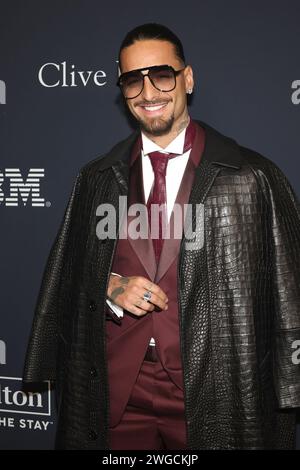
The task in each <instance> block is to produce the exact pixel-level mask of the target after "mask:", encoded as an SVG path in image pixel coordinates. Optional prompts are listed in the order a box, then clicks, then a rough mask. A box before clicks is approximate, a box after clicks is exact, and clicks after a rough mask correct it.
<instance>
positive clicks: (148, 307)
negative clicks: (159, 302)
mask: <svg viewBox="0 0 300 470" xmlns="http://www.w3.org/2000/svg"><path fill="white" fill-rule="evenodd" d="M134 305H136V306H137V307H139V308H141V309H143V310H145V311H146V312H152V311H153V310H154V305H152V304H151V303H150V302H147V300H144V299H143V298H141V297H137V298H136V301H135V302H134Z"/></svg>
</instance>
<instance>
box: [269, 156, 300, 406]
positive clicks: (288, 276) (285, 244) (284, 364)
mask: <svg viewBox="0 0 300 470" xmlns="http://www.w3.org/2000/svg"><path fill="white" fill-rule="evenodd" d="M268 186H269V187H268V190H269V201H270V211H271V213H270V220H271V223H270V227H271V237H270V238H271V240H270V243H271V246H270V248H271V270H272V285H273V294H274V295H273V299H274V320H275V321H274V330H273V338H272V339H273V377H274V385H275V392H276V396H277V400H278V405H279V407H280V408H295V407H299V406H300V360H299V359H300V354H297V349H299V344H300V341H299V340H300V205H299V201H298V199H297V196H296V194H295V192H294V190H293V188H292V186H291V185H290V183H289V181H288V179H287V178H286V176H285V175H284V174H283V172H282V171H281V170H280V169H279V168H278V167H277V166H276V165H275V164H273V165H272V166H271V171H270V174H269V178H268Z"/></svg>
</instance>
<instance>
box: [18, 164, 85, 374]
mask: <svg viewBox="0 0 300 470" xmlns="http://www.w3.org/2000/svg"><path fill="white" fill-rule="evenodd" d="M81 179H82V172H79V173H78V175H77V177H76V180H75V182H74V184H73V188H72V192H71V195H70V197H69V201H68V204H67V207H66V209H65V213H64V216H63V219H62V222H61V224H60V228H59V230H58V233H57V235H56V238H55V240H54V242H53V244H52V247H51V250H50V253H49V255H48V259H47V262H46V265H45V268H44V273H43V277H42V282H41V286H40V290H39V294H38V298H37V302H36V306H35V312H34V318H33V323H32V327H31V333H30V337H29V342H28V346H27V352H26V356H25V363H24V372H23V380H24V382H41V381H43V380H55V379H56V377H55V371H56V359H57V347H58V341H57V339H58V328H57V327H58V299H59V290H60V287H61V282H62V271H63V268H64V263H65V257H66V252H67V246H68V237H69V233H70V227H71V223H72V214H73V212H74V208H75V205H76V203H77V199H78V194H79V188H80V183H81Z"/></svg>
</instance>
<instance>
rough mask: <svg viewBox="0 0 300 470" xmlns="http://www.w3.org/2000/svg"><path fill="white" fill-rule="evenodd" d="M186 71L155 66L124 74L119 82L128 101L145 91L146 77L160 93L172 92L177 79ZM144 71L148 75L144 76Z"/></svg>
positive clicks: (169, 66)
mask: <svg viewBox="0 0 300 470" xmlns="http://www.w3.org/2000/svg"><path fill="white" fill-rule="evenodd" d="M184 69H185V67H184V68H183V69H180V70H174V69H173V67H172V66H171V65H153V66H152V67H143V68H142V69H136V70H131V71H130V72H125V73H122V74H121V75H120V76H119V79H118V81H117V86H118V87H120V89H121V91H122V93H123V95H124V97H125V98H126V99H132V98H136V97H137V96H139V95H140V94H141V93H142V91H143V89H144V80H145V77H149V80H150V82H151V84H152V85H153V86H154V88H156V89H157V90H159V91H172V90H174V88H175V87H176V77H177V75H179V74H180V72H182V71H183V70H184ZM143 70H148V73H145V74H143V73H142V71H143Z"/></svg>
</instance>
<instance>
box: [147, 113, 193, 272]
mask: <svg viewBox="0 0 300 470" xmlns="http://www.w3.org/2000/svg"><path fill="white" fill-rule="evenodd" d="M195 134H196V128H195V124H194V123H193V121H192V120H191V119H190V122H189V124H188V126H187V129H186V132H185V140H184V147H183V153H185V152H187V151H188V150H190V149H191V148H192V145H193V141H194V138H195ZM148 155H149V158H150V161H151V164H152V168H153V171H154V183H153V185H152V188H151V191H150V195H149V198H148V201H147V210H148V221H149V227H150V230H151V206H152V204H157V206H156V208H155V211H154V215H155V218H154V220H152V224H153V227H152V231H153V228H154V227H155V228H154V235H155V236H157V235H158V238H153V237H151V238H152V242H153V248H154V252H155V258H156V262H157V264H158V262H159V258H160V254H161V250H162V246H163V236H162V235H163V233H164V232H163V228H166V227H167V194H166V171H167V165H168V161H169V159H170V158H174V157H177V156H178V154H177V153H163V152H159V151H156V152H150V153H149V154H148ZM158 208H160V210H159V211H158ZM156 234H157V235H156Z"/></svg>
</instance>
